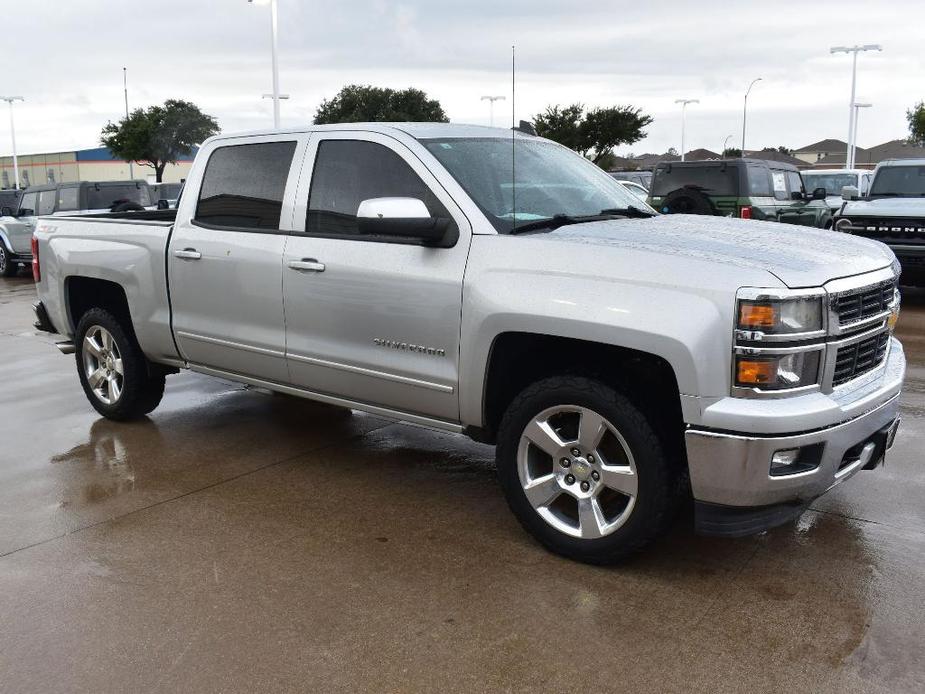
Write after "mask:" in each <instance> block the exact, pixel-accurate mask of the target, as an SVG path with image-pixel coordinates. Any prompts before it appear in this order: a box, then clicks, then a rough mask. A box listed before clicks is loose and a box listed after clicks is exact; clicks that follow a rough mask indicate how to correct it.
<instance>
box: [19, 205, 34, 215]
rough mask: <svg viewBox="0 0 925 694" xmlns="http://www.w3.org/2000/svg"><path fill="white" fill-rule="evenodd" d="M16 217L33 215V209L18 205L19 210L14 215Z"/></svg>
mask: <svg viewBox="0 0 925 694" xmlns="http://www.w3.org/2000/svg"><path fill="white" fill-rule="evenodd" d="M16 216H17V217H34V216H35V210H30V209H29V208H28V207H20V208H19V212H18V213H17V215H16Z"/></svg>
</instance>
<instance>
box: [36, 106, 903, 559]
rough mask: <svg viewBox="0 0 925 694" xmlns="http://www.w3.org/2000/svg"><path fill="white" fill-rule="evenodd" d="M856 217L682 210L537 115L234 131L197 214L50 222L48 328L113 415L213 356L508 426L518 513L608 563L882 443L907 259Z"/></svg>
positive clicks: (146, 408)
mask: <svg viewBox="0 0 925 694" xmlns="http://www.w3.org/2000/svg"><path fill="white" fill-rule="evenodd" d="M831 238H832V237H831V232H824V231H819V230H813V229H806V228H795V227H788V226H785V225H780V224H771V223H761V222H755V221H743V220H740V219H731V218H722V217H698V216H690V215H670V216H662V215H658V214H657V213H656V212H655V211H654V210H652V209H651V208H649V207H647V206H646V204H645V203H642V202H640V201H639V200H638V199H637V198H635V197H634V196H633V195H632V194H631V193H629V192H627V191H626V190H624V189H623V188H622V186H620V184H619V183H617V182H616V181H615V180H614V179H613V178H611V177H610V176H608V175H607V174H606V173H605V172H603V171H601V170H600V169H599V168H598V167H596V166H594V165H593V164H591V163H590V162H588V161H587V160H586V159H584V158H583V157H581V156H580V155H578V154H576V153H574V152H572V151H571V150H568V149H566V148H564V147H562V146H560V145H558V144H555V143H553V142H550V141H548V140H544V139H542V138H539V137H535V136H531V135H529V134H525V133H523V132H518V131H514V132H511V131H507V130H501V129H494V128H484V127H479V126H464V125H451V124H433V123H431V124H427V123H421V124H415V123H396V124H386V123H378V124H342V125H325V126H308V127H304V128H294V129H290V130H280V131H264V132H258V133H252V134H248V135H221V136H217V137H214V138H211V139H209V140H208V141H207V142H205V143H204V144H203V146H202V148H201V149H200V150H199V153H198V155H197V156H196V160H195V162H194V164H193V166H192V169H191V171H190V174H189V178H188V179H187V182H186V188H185V190H184V193H183V195H182V197H181V199H180V202H179V205H178V209H176V210H161V211H149V212H127V213H121V214H102V215H98V216H89V217H87V216H85V217H75V218H69V217H46V218H41V219H40V220H39V223H38V228H37V231H36V233H35V237H34V241H35V251H36V254H35V262H34V266H33V270H34V273H35V277H36V281H37V286H38V296H39V302H38V303H37V304H36V306H35V312H36V325H37V326H38V327H40V328H41V329H44V330H47V331H51V332H57V333H60V334H61V335H62V338H61V342H60V344H59V347H60V349H61V350H62V351H63V352H65V353H71V352H73V353H75V354H76V366H77V374H78V377H79V379H80V382H81V384H82V386H83V389H84V391H85V393H86V395H87V398H88V399H89V401H90V403H91V404H92V406H93V407H95V408H96V409H97V410H98V411H99V412H100V413H101V414H102V415H104V416H106V417H109V418H111V419H116V420H125V419H131V418H135V417H141V416H144V415H145V414H147V413H149V412H151V411H152V410H154V409H155V408H156V406H157V404H158V402H159V401H160V399H161V396H162V394H163V392H164V387H165V377H166V376H168V375H169V374H171V373H175V372H177V371H178V370H180V369H191V370H193V371H197V372H200V373H204V374H209V375H213V376H217V377H221V378H226V379H231V380H235V381H240V382H243V383H248V384H254V385H259V386H262V387H264V388H268V389H271V390H274V391H279V392H281V393H288V394H291V395H296V396H301V397H306V398H311V399H315V400H319V401H322V402H326V403H329V404H333V405H339V406H343V407H348V408H355V409H361V410H365V411H368V412H372V413H375V414H378V415H381V416H385V417H391V418H394V419H397V420H402V421H406V422H411V423H415V424H419V425H424V426H428V427H433V428H436V429H441V430H445V431H450V432H457V433H462V434H466V435H468V436H470V437H472V438H474V439H476V440H479V441H482V442H487V443H492V444H495V445H496V455H497V465H498V476H499V479H500V482H501V488H502V490H503V493H504V495H505V497H506V498H507V501H508V504H509V506H510V508H511V509H512V511H513V512H514V514H515V515H516V517H517V518H518V520H519V521H520V522H521V524H522V525H523V527H524V528H525V529H526V530H527V531H529V532H530V533H531V534H532V535H533V536H534V537H535V538H536V539H537V540H539V541H540V542H541V543H542V544H544V545H545V546H546V547H548V548H550V549H551V550H553V551H555V552H558V553H561V554H563V555H566V556H569V557H573V558H575V559H579V560H582V561H587V562H593V563H605V562H612V561H616V560H618V559H620V558H622V557H625V556H626V555H628V554H629V553H632V552H634V551H636V550H638V549H640V548H641V547H643V546H645V545H646V544H647V543H648V542H650V541H651V540H652V539H653V538H654V537H656V536H657V535H658V534H659V533H661V532H662V531H663V530H665V528H666V527H667V526H668V524H669V522H670V521H671V519H672V517H673V515H674V511H675V510H676V509H678V508H679V506H681V505H683V503H684V501H685V499H689V498H690V497H693V500H694V502H695V509H696V512H695V523H696V526H697V529H698V530H700V531H701V532H705V533H711V534H719V535H741V534H747V533H753V532H757V531H760V530H764V529H767V528H769V527H772V526H775V525H778V524H781V523H784V522H786V521H788V520H791V519H793V518H795V517H797V516H799V515H800V514H801V513H802V512H803V511H804V510H805V509H806V507H807V505H808V504H809V503H810V502H811V501H812V500H813V499H815V498H816V497H818V496H819V495H821V494H823V493H824V492H825V491H827V490H828V489H830V488H831V487H833V486H834V485H836V484H839V483H841V482H844V481H845V480H847V479H848V478H850V477H852V476H853V475H855V473H857V472H858V471H860V470H862V469H873V468H874V467H876V466H877V464H878V463H879V462H880V461H881V460H882V459H883V457H884V455H885V453H886V451H887V449H888V448H889V446H890V445H891V443H892V440H893V437H894V435H895V432H896V429H897V426H898V424H899V416H898V407H899V394H900V389H901V386H902V381H903V376H904V372H905V359H904V355H903V349H902V346H901V344H900V343H899V342H898V341H897V340H896V339H895V338H894V337H893V335H892V332H893V326H894V324H895V320H896V316H897V312H898V310H899V295H898V292H897V291H896V279H897V272H898V267H897V264H896V259H895V257H894V255H893V253H892V252H891V251H890V250H889V249H888V248H887V247H886V246H884V245H883V244H880V243H877V242H873V241H869V240H866V239H861V238H852V237H846V239H845V240H844V243H841V244H837V245H836V244H832V243H831ZM331 474H337V472H336V471H332V473H331Z"/></svg>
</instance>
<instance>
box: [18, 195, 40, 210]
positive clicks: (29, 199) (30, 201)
mask: <svg viewBox="0 0 925 694" xmlns="http://www.w3.org/2000/svg"><path fill="white" fill-rule="evenodd" d="M38 205H39V194H38V193H26V194H25V195H23V196H22V200H20V202H19V209H21V210H32V214H35V211H36V208H37V207H38Z"/></svg>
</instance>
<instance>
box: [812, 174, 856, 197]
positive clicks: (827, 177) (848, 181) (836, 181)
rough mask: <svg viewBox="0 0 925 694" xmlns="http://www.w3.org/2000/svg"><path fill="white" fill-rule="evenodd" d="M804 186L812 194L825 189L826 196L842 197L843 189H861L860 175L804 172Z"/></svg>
mask: <svg viewBox="0 0 925 694" xmlns="http://www.w3.org/2000/svg"><path fill="white" fill-rule="evenodd" d="M803 185H804V186H805V188H806V190H808V191H810V192H812V191H814V190H816V188H825V194H826V195H841V189H842V188H844V187H845V186H854V187H855V188H858V189H860V186H859V185H858V175H857V174H853V173H806V172H805V171H804V172H803Z"/></svg>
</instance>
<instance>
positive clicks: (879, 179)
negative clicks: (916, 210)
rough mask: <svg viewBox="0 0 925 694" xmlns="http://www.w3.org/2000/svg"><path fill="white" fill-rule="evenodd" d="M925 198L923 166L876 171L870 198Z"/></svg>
mask: <svg viewBox="0 0 925 694" xmlns="http://www.w3.org/2000/svg"><path fill="white" fill-rule="evenodd" d="M878 196H879V197H885V198H891V197H912V198H918V197H922V196H925V166H885V167H883V168H881V169H878V170H877V173H876V175H875V176H874V182H873V185H872V186H871V189H870V197H878Z"/></svg>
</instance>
